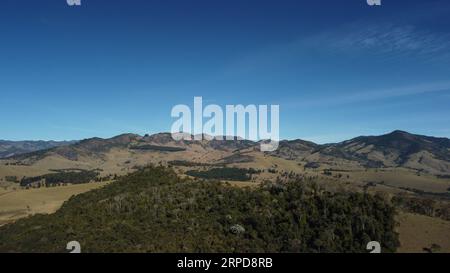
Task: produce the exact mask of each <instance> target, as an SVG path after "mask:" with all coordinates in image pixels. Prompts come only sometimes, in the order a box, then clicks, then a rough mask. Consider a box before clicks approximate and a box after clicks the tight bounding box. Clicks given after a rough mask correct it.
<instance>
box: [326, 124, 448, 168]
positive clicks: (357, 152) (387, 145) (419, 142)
mask: <svg viewBox="0 0 450 273" xmlns="http://www.w3.org/2000/svg"><path fill="white" fill-rule="evenodd" d="M319 152H320V153H322V154H326V155H331V156H335V157H341V158H345V159H348V160H355V161H359V162H361V163H362V164H364V165H366V166H369V167H396V166H403V167H412V168H416V169H429V170H431V169H434V170H435V171H439V172H448V171H450V164H449V163H450V140H449V139H447V138H436V137H429V136H422V135H414V134H410V133H407V132H404V131H394V132H392V133H389V134H385V135H381V136H361V137H357V138H354V139H351V140H347V141H344V142H341V143H338V144H332V145H326V146H324V147H323V148H321V149H320V151H319Z"/></svg>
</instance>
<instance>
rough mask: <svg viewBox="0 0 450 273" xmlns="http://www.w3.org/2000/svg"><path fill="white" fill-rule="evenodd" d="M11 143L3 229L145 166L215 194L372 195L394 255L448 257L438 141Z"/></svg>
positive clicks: (1, 183) (448, 206)
mask: <svg viewBox="0 0 450 273" xmlns="http://www.w3.org/2000/svg"><path fill="white" fill-rule="evenodd" d="M5 143H7V144H5ZM14 145H15V144H14V143H13V142H0V156H2V157H3V158H1V159H0V225H4V226H9V225H10V224H12V225H14V222H16V221H17V220H18V219H22V218H27V217H29V216H32V215H35V214H47V213H54V212H56V211H57V210H58V209H59V208H60V207H61V205H63V203H64V202H66V201H67V200H69V199H70V198H71V196H74V195H79V194H81V195H83V193H86V192H90V191H92V190H95V189H102V188H107V187H108V186H109V185H111V184H114V183H116V182H115V181H117V180H121V179H122V178H123V177H125V180H126V177H127V175H129V174H131V173H134V172H139V170H141V169H142V168H145V167H146V166H149V165H153V166H164V167H169V168H170V169H171V170H173V171H174V173H175V174H176V175H177V176H178V177H179V178H180V179H184V178H187V179H193V180H194V181H200V180H207V181H208V180H214V181H220V182H222V183H224V187H228V186H230V187H234V188H242V189H246V188H249V189H250V190H252V189H257V188H258V187H260V186H261V185H264V184H266V183H278V184H283V183H288V182H290V181H299V182H298V183H301V182H302V181H303V182H304V181H314V183H317V184H318V185H319V186H320V187H322V188H323V189H324V190H325V191H327V192H331V193H340V192H352V193H362V194H370V195H377V196H378V195H379V196H382V197H383V199H384V200H386V202H387V203H389V204H392V206H394V207H395V208H396V211H397V215H396V222H397V226H396V228H395V229H396V231H397V232H398V233H399V240H400V245H399V247H398V248H397V251H398V252H450V236H449V234H450V140H449V139H447V138H436V137H429V136H421V135H415V134H411V133H408V132H403V131H394V132H391V133H389V134H386V135H381V136H361V137H356V138H354V139H350V140H347V141H344V142H341V143H334V144H325V145H319V144H315V143H312V142H309V141H304V140H283V141H281V142H280V145H279V148H278V149H277V150H276V151H274V152H261V151H260V150H259V143H258V142H253V141H249V140H242V139H235V140H232V141H224V140H209V141H208V140H203V141H174V140H173V139H172V137H171V135H170V134H169V133H159V134H155V135H145V136H140V135H136V134H123V135H119V136H116V137H113V138H110V139H101V138H91V139H85V140H81V141H73V142H61V143H57V142H52V143H50V144H49V143H47V144H46V143H33V142H31V143H26V144H24V142H20V143H18V144H17V148H16V147H15V146H14ZM1 152H3V153H1ZM122 180H123V179H122ZM122 180H121V181H122ZM25 220H26V219H25ZM1 232H2V231H1V229H0V234H1Z"/></svg>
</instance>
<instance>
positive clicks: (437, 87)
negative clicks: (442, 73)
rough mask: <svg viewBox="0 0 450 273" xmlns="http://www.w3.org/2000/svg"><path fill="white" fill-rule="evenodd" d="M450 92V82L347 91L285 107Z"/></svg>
mask: <svg viewBox="0 0 450 273" xmlns="http://www.w3.org/2000/svg"><path fill="white" fill-rule="evenodd" d="M449 91H450V81H443V82H433V83H423V84H417V85H410V86H399V87H393V88H385V89H377V90H362V91H359V92H346V91H345V90H336V91H335V93H338V94H341V95H339V96H333V97H332V98H329V99H327V98H323V97H320V98H317V99H305V100H298V99H297V100H289V101H286V102H285V103H284V104H283V105H284V106H285V107H287V108H295V107H305V108H306V107H325V106H336V105H345V104H353V103H359V102H370V101H376V100H383V99H389V98H399V97H405V96H413V95H419V94H431V93H437V92H449Z"/></svg>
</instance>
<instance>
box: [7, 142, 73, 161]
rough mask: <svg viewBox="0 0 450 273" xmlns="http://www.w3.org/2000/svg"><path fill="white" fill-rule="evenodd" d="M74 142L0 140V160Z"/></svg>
mask: <svg viewBox="0 0 450 273" xmlns="http://www.w3.org/2000/svg"><path fill="white" fill-rule="evenodd" d="M74 143H75V141H9V140H0V158H6V157H10V156H14V155H20V154H26V153H30V152H35V151H39V150H45V149H50V148H53V147H59V146H66V145H70V144H74Z"/></svg>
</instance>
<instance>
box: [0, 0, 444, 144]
mask: <svg viewBox="0 0 450 273" xmlns="http://www.w3.org/2000/svg"><path fill="white" fill-rule="evenodd" d="M0 94H1V107H0V139H11V140H19V139H44V140H49V139H54V140H63V139H66V140H69V139H82V138H87V137H93V136H98V137H111V136H114V135H117V134H120V133H125V132H134V133H139V134H144V133H156V132H160V131H169V130H170V127H171V124H172V122H173V119H172V118H171V117H170V110H171V108H172V106H174V105H175V104H180V103H181V104H189V105H192V103H193V97H194V96H203V100H204V102H205V103H215V104H219V105H222V106H224V105H225V104H279V105H280V119H281V120H280V127H281V137H282V138H289V139H293V138H303V139H308V140H312V141H316V142H319V143H324V142H334V141H341V140H344V139H347V138H351V137H354V136H358V135H374V134H382V133H386V132H389V131H392V130H395V129H402V130H407V131H411V132H413V133H419V134H426V135H434V136H446V137H449V136H450V107H449V105H450V2H449V1H447V0H442V1H432V0H426V1H425V0H421V1H397V0H395V1H394V0H382V6H381V7H371V6H368V5H367V4H366V1H365V0H345V1H344V0H342V1H329V0H314V1H312V0H308V1H300V0H293V1H284V0H277V1H275V0H272V1H265V0H258V1H256V0H239V1H237V0H236V1H234V0H227V1H223V0H204V1H203V0H189V1H186V0H179V1H173V0H159V1H155V0H131V1H128V0H127V1H126V0H109V1H100V0H82V6H80V7H70V6H68V5H67V4H66V1H65V0H39V1H38V0H35V1H25V0H6V1H5V0H3V1H2V2H1V6H0Z"/></svg>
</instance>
